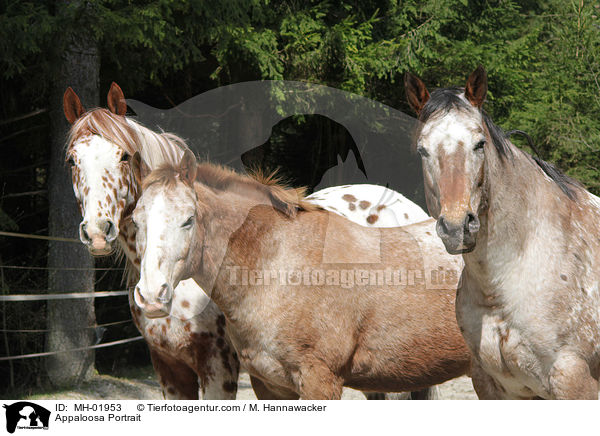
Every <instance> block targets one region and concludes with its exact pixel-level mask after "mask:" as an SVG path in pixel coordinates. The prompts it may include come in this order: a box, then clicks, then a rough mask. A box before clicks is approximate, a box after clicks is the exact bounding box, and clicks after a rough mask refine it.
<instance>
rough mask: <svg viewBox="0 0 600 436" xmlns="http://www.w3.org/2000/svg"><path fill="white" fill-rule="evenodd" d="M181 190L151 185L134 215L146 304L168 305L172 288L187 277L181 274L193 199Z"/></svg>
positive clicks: (192, 224) (192, 223)
mask: <svg viewBox="0 0 600 436" xmlns="http://www.w3.org/2000/svg"><path fill="white" fill-rule="evenodd" d="M180 191H182V190H178V189H173V188H169V189H166V190H165V189H157V186H150V187H149V188H148V189H147V190H146V191H145V192H144V193H143V195H142V197H141V198H140V200H139V201H138V205H137V207H136V210H135V212H134V214H133V217H134V221H135V223H136V225H137V229H138V230H137V235H136V246H137V247H136V248H137V252H138V256H139V257H140V258H141V271H140V281H139V283H138V288H139V292H140V294H141V296H142V297H143V299H144V300H145V301H146V302H147V303H149V304H155V303H162V304H170V303H171V301H170V300H171V299H172V297H173V291H172V290H173V289H175V287H177V285H178V284H179V282H180V281H181V280H182V279H185V278H188V277H182V273H183V272H184V268H185V266H186V261H187V260H188V254H189V250H190V246H191V245H192V242H193V237H194V231H193V229H194V227H195V211H196V209H195V199H192V198H190V195H189V194H186V193H183V194H182V192H180ZM167 300H168V301H167ZM142 308H143V307H142Z"/></svg>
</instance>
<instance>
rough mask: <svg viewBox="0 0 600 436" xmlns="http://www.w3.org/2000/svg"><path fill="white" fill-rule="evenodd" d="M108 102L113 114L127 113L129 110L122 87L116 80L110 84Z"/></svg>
mask: <svg viewBox="0 0 600 436" xmlns="http://www.w3.org/2000/svg"><path fill="white" fill-rule="evenodd" d="M106 100H107V102H108V108H109V109H110V111H111V112H112V113H113V114H117V115H125V113H126V112H127V103H126V102H125V96H124V95H123V91H122V90H121V87H120V86H119V85H117V84H116V83H115V82H113V83H112V85H110V89H109V90H108V96H107V97H106Z"/></svg>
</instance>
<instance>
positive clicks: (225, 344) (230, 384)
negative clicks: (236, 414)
mask: <svg viewBox="0 0 600 436" xmlns="http://www.w3.org/2000/svg"><path fill="white" fill-rule="evenodd" d="M211 348H212V352H211V353H210V354H211V357H210V358H209V359H207V360H206V361H205V362H204V365H205V366H206V367H205V368H203V369H200V373H201V374H202V373H204V374H207V375H208V376H207V377H202V376H200V377H199V378H198V381H199V384H200V387H201V390H202V399H204V400H235V397H236V394H237V389H238V377H239V372H240V361H239V359H238V356H237V354H236V352H235V350H234V349H233V346H232V345H231V342H230V341H229V338H228V337H227V335H226V334H225V333H224V332H223V331H222V330H221V329H218V332H217V336H216V338H215V340H214V343H213V344H212V347H211Z"/></svg>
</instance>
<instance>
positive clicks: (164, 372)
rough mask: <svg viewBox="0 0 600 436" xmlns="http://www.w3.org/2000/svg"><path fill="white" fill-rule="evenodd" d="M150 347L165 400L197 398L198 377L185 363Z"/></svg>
mask: <svg viewBox="0 0 600 436" xmlns="http://www.w3.org/2000/svg"><path fill="white" fill-rule="evenodd" d="M149 348H150V357H151V358H152V365H153V366H154V371H155V372H156V374H157V376H158V381H159V383H160V386H161V389H162V394H163V397H164V398H165V399H167V400H197V399H198V378H197V375H196V373H195V372H194V371H193V370H192V369H191V368H190V367H189V366H187V365H186V364H185V363H182V362H180V361H177V360H175V359H173V358H172V357H169V356H168V355H165V354H164V353H161V352H160V351H158V350H155V349H153V348H152V347H149Z"/></svg>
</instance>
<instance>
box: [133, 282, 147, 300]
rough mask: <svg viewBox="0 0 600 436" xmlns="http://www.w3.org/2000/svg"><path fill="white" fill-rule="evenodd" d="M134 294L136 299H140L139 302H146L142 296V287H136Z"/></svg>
mask: <svg viewBox="0 0 600 436" xmlns="http://www.w3.org/2000/svg"><path fill="white" fill-rule="evenodd" d="M134 293H135V297H136V298H137V299H138V300H139V301H140V302H141V303H143V302H144V301H145V298H144V296H143V295H142V291H140V287H139V286H136V287H135V291H134Z"/></svg>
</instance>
